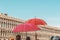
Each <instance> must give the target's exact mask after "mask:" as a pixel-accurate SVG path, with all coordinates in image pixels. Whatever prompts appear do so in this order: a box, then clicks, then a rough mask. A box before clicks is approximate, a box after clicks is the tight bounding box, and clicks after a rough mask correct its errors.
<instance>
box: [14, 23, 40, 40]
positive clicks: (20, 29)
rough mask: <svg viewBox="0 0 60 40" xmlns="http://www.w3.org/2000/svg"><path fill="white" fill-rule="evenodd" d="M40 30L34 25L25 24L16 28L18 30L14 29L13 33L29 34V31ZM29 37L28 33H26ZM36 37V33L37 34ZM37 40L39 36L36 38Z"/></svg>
mask: <svg viewBox="0 0 60 40" xmlns="http://www.w3.org/2000/svg"><path fill="white" fill-rule="evenodd" d="M37 30H40V28H38V27H37V26H36V25H34V24H29V23H24V24H20V25H18V26H16V28H14V29H13V32H28V31H37ZM26 35H27V33H26ZM35 35H36V33H35ZM35 38H36V40H37V36H35Z"/></svg>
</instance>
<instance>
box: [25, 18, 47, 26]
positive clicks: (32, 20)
mask: <svg viewBox="0 0 60 40" xmlns="http://www.w3.org/2000/svg"><path fill="white" fill-rule="evenodd" d="M26 23H31V24H35V25H47V23H46V22H45V21H44V20H42V19H38V18H34V19H30V20H28V21H26Z"/></svg>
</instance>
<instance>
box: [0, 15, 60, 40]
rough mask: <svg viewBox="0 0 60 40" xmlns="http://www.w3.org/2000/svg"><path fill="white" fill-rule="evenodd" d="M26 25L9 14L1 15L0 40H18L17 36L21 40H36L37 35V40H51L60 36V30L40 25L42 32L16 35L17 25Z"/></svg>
mask: <svg viewBox="0 0 60 40" xmlns="http://www.w3.org/2000/svg"><path fill="white" fill-rule="evenodd" d="M21 23H24V20H21V19H17V18H13V17H9V16H8V15H7V14H0V40H18V39H17V36H19V37H20V39H21V40H26V38H28V37H29V38H30V40H35V39H36V37H35V36H36V35H37V40H51V37H52V36H60V28H56V27H52V26H48V25H38V27H39V28H40V30H38V31H32V32H27V35H26V32H24V33H21V32H19V33H14V32H12V30H13V29H14V28H15V26H16V25H18V24H21ZM28 40H29V39H28Z"/></svg>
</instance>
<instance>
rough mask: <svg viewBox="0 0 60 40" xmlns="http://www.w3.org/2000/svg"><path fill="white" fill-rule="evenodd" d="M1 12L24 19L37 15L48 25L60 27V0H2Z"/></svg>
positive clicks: (0, 4)
mask: <svg viewBox="0 0 60 40" xmlns="http://www.w3.org/2000/svg"><path fill="white" fill-rule="evenodd" d="M0 13H7V14H8V15H9V16H13V17H16V18H20V19H22V20H28V19H30V18H34V17H35V16H36V17H37V18H41V19H43V20H45V21H46V22H47V24H48V25H51V26H56V27H60V0H0Z"/></svg>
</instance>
